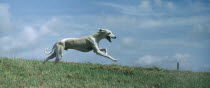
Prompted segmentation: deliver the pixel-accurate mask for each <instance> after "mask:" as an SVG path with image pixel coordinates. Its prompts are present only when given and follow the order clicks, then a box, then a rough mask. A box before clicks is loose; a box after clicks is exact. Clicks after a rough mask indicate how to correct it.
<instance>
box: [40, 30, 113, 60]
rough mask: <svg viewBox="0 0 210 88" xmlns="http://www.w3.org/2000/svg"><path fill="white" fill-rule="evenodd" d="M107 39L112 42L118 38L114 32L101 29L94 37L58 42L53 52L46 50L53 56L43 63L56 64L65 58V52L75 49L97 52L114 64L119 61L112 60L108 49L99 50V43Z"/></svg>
mask: <svg viewBox="0 0 210 88" xmlns="http://www.w3.org/2000/svg"><path fill="white" fill-rule="evenodd" d="M105 38H106V39H107V40H108V41H109V42H111V38H113V39H115V38H116V36H115V35H113V34H112V32H111V31H110V30H108V29H101V28H99V31H98V32H97V33H95V34H93V35H90V36H86V37H83V38H65V39H62V40H60V41H58V42H56V43H55V44H54V46H53V48H52V51H51V52H47V51H46V50H47V49H45V53H46V54H51V55H50V56H49V57H47V58H46V59H45V60H44V62H43V63H45V62H47V61H48V60H50V59H53V58H54V57H56V59H55V62H54V63H55V64H56V63H57V62H59V61H60V59H61V58H62V56H63V51H64V50H68V49H75V50H78V51H82V52H89V51H92V50H93V52H95V53H96V54H98V55H101V56H104V57H106V58H109V59H111V60H113V61H114V62H116V61H117V59H114V58H112V57H111V56H110V55H108V54H107V49H105V48H99V46H98V45H99V42H100V40H102V39H105ZM102 51H103V52H102Z"/></svg>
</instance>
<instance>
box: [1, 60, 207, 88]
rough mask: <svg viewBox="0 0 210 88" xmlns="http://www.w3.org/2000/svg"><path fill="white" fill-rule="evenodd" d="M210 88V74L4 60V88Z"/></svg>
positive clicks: (86, 64) (2, 82) (116, 66)
mask: <svg viewBox="0 0 210 88" xmlns="http://www.w3.org/2000/svg"><path fill="white" fill-rule="evenodd" d="M17 87H21V88H23V87H32V88H37V87H39V88H63V87H67V88H210V73H208V72H190V71H173V70H164V69H159V68H141V67H127V66H119V65H100V64H91V63H72V62H60V63H58V64H56V65H54V64H53V63H52V62H47V63H46V64H42V62H41V61H37V60H24V59H12V58H3V57H1V58H0V88H17Z"/></svg>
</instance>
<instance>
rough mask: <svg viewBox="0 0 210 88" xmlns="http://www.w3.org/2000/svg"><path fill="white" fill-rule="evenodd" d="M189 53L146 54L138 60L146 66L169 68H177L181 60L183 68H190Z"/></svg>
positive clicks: (138, 62)
mask: <svg viewBox="0 0 210 88" xmlns="http://www.w3.org/2000/svg"><path fill="white" fill-rule="evenodd" d="M189 57H190V55H189V54H181V53H176V54H174V55H172V56H152V55H144V56H142V57H139V58H138V59H137V61H136V63H137V64H139V65H140V66H144V67H145V66H146V67H153V66H157V67H162V68H168V69H176V63H177V62H179V63H180V65H181V69H182V70H186V69H188V70H189V69H190V68H191V67H190V65H191V63H190V62H189V60H188V59H189Z"/></svg>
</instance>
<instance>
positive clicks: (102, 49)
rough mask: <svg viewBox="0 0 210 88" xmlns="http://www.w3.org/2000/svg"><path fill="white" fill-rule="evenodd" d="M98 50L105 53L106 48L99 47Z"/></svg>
mask: <svg viewBox="0 0 210 88" xmlns="http://www.w3.org/2000/svg"><path fill="white" fill-rule="evenodd" d="M99 50H100V51H104V53H105V54H107V49H106V48H100V49H99Z"/></svg>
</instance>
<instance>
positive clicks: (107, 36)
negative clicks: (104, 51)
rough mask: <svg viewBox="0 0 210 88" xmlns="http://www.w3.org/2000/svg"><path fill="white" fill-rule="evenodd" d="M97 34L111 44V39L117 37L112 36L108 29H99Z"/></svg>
mask: <svg viewBox="0 0 210 88" xmlns="http://www.w3.org/2000/svg"><path fill="white" fill-rule="evenodd" d="M99 33H100V34H102V35H103V36H104V38H106V39H107V40H108V41H109V42H112V41H111V39H116V38H117V37H116V36H115V35H114V34H112V32H111V31H110V30H108V29H101V28H99Z"/></svg>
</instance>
